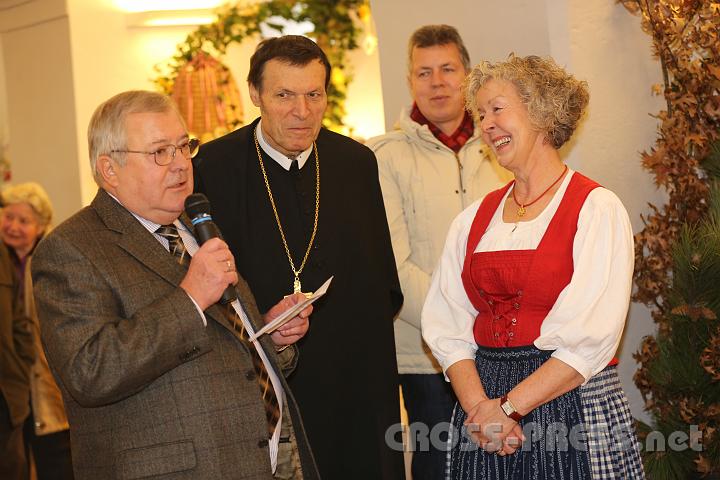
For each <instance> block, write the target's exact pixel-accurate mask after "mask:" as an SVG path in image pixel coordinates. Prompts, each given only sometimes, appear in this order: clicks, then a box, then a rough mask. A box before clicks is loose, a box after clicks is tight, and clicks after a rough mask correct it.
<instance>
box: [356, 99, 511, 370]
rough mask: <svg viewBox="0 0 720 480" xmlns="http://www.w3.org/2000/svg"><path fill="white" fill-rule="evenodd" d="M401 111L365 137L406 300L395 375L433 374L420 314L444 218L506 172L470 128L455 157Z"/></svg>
mask: <svg viewBox="0 0 720 480" xmlns="http://www.w3.org/2000/svg"><path fill="white" fill-rule="evenodd" d="M409 112H410V110H409V109H403V111H402V112H401V113H400V119H399V120H398V122H397V124H396V125H395V130H393V131H392V132H389V133H386V134H385V135H381V136H379V137H375V138H371V139H370V140H368V142H367V145H368V146H369V147H370V148H371V149H372V150H373V151H374V152H375V155H376V156H377V159H378V170H379V175H380V186H381V187H382V193H383V199H384V202H385V210H386V212H387V217H388V224H389V226H390V235H391V236H392V245H393V250H394V252H395V261H396V263H397V267H398V274H399V276H400V285H401V286H402V290H403V294H404V296H405V302H404V304H403V307H402V310H401V311H400V314H399V316H398V318H397V319H396V320H395V344H396V348H397V361H398V369H399V371H400V373H422V374H425V373H437V372H441V369H440V366H439V365H438V364H437V362H436V361H435V359H434V358H433V356H432V354H431V353H430V350H429V349H428V347H427V345H425V344H424V342H423V340H422V336H421V334H420V313H421V311H422V307H423V303H424V301H425V296H426V295H427V292H428V289H429V287H430V277H431V276H432V273H433V269H434V268H435V265H436V264H437V261H438V259H439V258H440V255H441V253H442V250H443V246H444V245H445V236H446V235H447V232H448V229H449V228H450V223H451V222H452V220H453V219H454V218H455V217H456V216H457V215H458V214H459V213H460V212H462V211H463V210H464V209H465V207H467V206H469V205H470V204H471V203H472V202H473V201H475V200H476V199H478V198H480V197H482V196H484V195H485V194H486V193H488V192H490V191H492V190H495V189H497V188H499V187H501V186H502V185H504V184H505V183H506V182H508V181H509V180H510V179H512V176H511V174H510V173H509V172H508V171H507V170H505V169H503V168H502V167H500V166H499V165H498V164H497V162H496V161H495V160H494V159H493V160H491V159H490V157H489V155H488V151H489V150H488V149H487V147H486V146H485V145H484V144H483V143H482V142H481V140H480V137H479V131H478V129H477V128H476V129H475V133H474V134H473V136H472V138H470V139H469V140H468V142H467V143H466V144H465V145H464V146H463V147H462V149H461V150H460V151H459V152H458V153H457V155H456V154H455V152H453V151H452V150H451V149H450V148H448V147H447V146H445V145H444V144H443V143H442V142H440V141H439V140H438V139H437V138H435V136H434V135H433V134H432V132H430V130H429V129H428V127H427V126H425V125H423V126H421V125H419V124H418V123H416V122H415V121H413V120H412V119H411V118H410V115H409Z"/></svg>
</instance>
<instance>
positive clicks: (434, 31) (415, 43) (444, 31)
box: [408, 25, 470, 72]
mask: <svg viewBox="0 0 720 480" xmlns="http://www.w3.org/2000/svg"><path fill="white" fill-rule="evenodd" d="M449 44H454V45H455V46H456V47H457V49H458V51H459V52H460V58H461V59H462V63H463V66H464V67H465V71H466V72H469V71H470V55H469V54H468V51H467V48H465V43H464V42H463V40H462V37H461V36H460V34H459V33H458V31H457V29H456V28H455V27H451V26H450V25H425V26H423V27H420V28H418V29H417V30H415V32H413V34H412V36H411V37H410V41H409V42H408V72H410V70H412V56H413V49H414V48H415V47H417V48H428V47H435V46H441V45H449Z"/></svg>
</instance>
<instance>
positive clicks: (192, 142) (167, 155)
mask: <svg viewBox="0 0 720 480" xmlns="http://www.w3.org/2000/svg"><path fill="white" fill-rule="evenodd" d="M199 148H200V140H198V139H197V138H189V139H188V140H187V141H186V142H183V143H181V144H180V145H165V146H163V147H160V148H158V149H157V150H155V151H154V152H143V151H140V150H110V153H143V154H145V155H152V156H153V160H155V163H156V164H157V165H158V166H160V167H164V166H165V165H169V164H170V162H172V161H173V160H174V159H175V154H176V153H177V152H178V150H179V151H180V153H182V154H183V156H184V157H185V158H193V157H194V156H195V155H197V152H198V149H199Z"/></svg>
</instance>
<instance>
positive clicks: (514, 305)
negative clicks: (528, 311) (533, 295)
mask: <svg viewBox="0 0 720 480" xmlns="http://www.w3.org/2000/svg"><path fill="white" fill-rule="evenodd" d="M513 307H515V310H520V304H519V303H517V302H515V303H513Z"/></svg>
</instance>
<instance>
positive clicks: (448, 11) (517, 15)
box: [372, 0, 663, 420]
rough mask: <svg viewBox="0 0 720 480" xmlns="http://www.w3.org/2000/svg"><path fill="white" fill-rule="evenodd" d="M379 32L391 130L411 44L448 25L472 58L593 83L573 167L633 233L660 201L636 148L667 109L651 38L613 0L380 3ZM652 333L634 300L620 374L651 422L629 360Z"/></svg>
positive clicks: (404, 99) (376, 8)
mask: <svg viewBox="0 0 720 480" xmlns="http://www.w3.org/2000/svg"><path fill="white" fill-rule="evenodd" d="M372 7H373V12H374V16H375V21H376V25H377V30H378V38H379V42H380V44H379V48H380V67H381V72H382V84H383V95H384V99H385V115H386V124H387V126H388V128H391V126H392V124H393V123H394V121H395V119H396V118H397V114H398V112H399V110H400V108H401V107H402V106H403V105H407V104H409V102H410V96H409V94H408V92H407V85H406V80H405V78H406V56H407V41H408V38H409V37H410V35H411V33H412V32H413V31H414V30H415V29H416V28H418V27H420V26H422V25H425V24H436V23H447V24H449V25H453V26H455V27H456V28H457V29H458V30H459V32H460V34H461V35H462V36H463V39H464V40H465V43H466V45H467V47H468V50H469V52H470V57H471V61H472V62H473V63H477V62H479V61H480V60H491V61H497V60H502V59H504V58H506V57H507V55H508V54H509V53H510V52H515V53H516V54H518V55H528V54H536V55H541V56H546V55H551V56H553V57H554V58H555V59H556V61H557V62H558V63H559V64H561V65H563V66H565V67H566V68H567V69H568V70H569V71H570V72H572V73H573V74H575V75H576V76H577V77H579V78H581V79H584V80H587V81H588V83H589V84H590V93H591V100H590V106H589V108H588V114H587V117H586V119H585V121H584V122H583V124H582V125H581V127H580V128H579V130H578V132H576V136H575V137H574V139H573V141H571V142H570V144H569V145H568V146H567V147H564V148H563V149H562V152H561V153H562V154H563V156H564V158H565V159H566V160H567V162H568V163H569V164H570V165H571V166H572V167H573V168H575V169H578V170H580V171H582V172H583V173H585V174H587V175H588V176H590V177H592V178H594V179H595V180H597V181H599V182H600V183H602V184H603V185H605V186H607V187H608V188H610V189H611V190H613V191H614V192H616V193H617V194H618V196H619V197H620V198H621V200H622V201H623V203H624V204H625V205H626V207H627V209H628V213H629V214H630V217H631V219H632V222H633V228H634V229H635V231H638V230H640V229H641V228H642V223H641V220H640V214H642V213H647V211H648V209H647V202H652V203H655V204H662V202H663V196H662V195H661V194H660V193H659V192H657V191H656V189H655V188H654V186H653V184H652V180H651V177H650V175H649V174H648V173H647V172H645V171H644V170H642V168H641V165H640V156H639V153H638V152H639V151H641V150H644V149H647V148H649V147H650V146H651V145H652V144H653V143H654V141H655V130H656V121H655V120H654V119H653V118H651V117H650V115H649V114H650V113H655V112H657V111H658V110H659V109H661V108H662V107H663V102H662V100H661V99H658V98H654V97H652V96H651V95H650V87H651V85H652V84H654V83H660V82H661V81H662V76H661V72H660V67H659V64H658V62H657V61H656V60H654V59H653V58H652V55H651V48H650V44H651V42H650V38H649V37H648V36H647V35H646V34H645V33H644V32H642V30H641V29H640V22H639V19H638V18H636V17H633V16H632V15H630V14H629V13H628V12H627V11H626V10H625V9H624V8H623V7H621V6H619V5H617V4H615V2H613V1H610V0H584V1H582V2H578V1H573V0H544V1H538V0H513V1H508V0H482V1H478V0H475V1H473V0H452V1H446V2H437V1H435V0H392V1H388V0H373V2H372ZM653 332H654V325H653V323H652V320H651V319H650V315H649V313H648V310H647V309H646V308H645V307H644V306H641V305H637V304H633V305H632V306H631V311H630V314H629V316H628V322H627V326H626V331H625V335H624V339H623V343H622V345H621V349H620V352H619V356H620V360H621V363H620V368H619V371H620V376H621V380H622V382H623V385H624V387H625V389H626V391H627V393H628V396H629V398H630V401H631V408H632V411H633V414H634V415H635V416H637V417H639V418H642V419H645V420H647V418H648V417H647V415H646V414H645V412H644V411H643V403H642V399H641V397H640V394H639V392H638V390H637V389H636V387H635V385H634V383H633V382H632V376H633V374H634V372H635V370H636V368H637V365H636V364H635V361H634V360H633V358H632V354H633V352H635V351H636V350H637V348H638V346H639V343H640V341H641V340H642V337H643V336H645V335H648V334H650V333H653Z"/></svg>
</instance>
